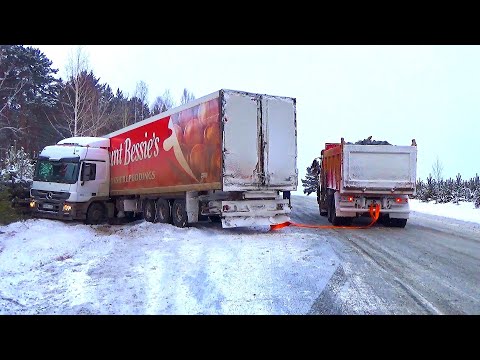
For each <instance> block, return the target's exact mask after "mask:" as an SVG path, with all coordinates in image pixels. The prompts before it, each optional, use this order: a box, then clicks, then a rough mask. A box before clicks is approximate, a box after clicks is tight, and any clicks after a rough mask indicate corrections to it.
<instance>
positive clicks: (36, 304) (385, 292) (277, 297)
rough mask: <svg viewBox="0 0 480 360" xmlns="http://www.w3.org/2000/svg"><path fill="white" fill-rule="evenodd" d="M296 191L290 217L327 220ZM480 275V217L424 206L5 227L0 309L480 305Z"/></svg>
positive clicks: (441, 310)
mask: <svg viewBox="0 0 480 360" xmlns="http://www.w3.org/2000/svg"><path fill="white" fill-rule="evenodd" d="M292 202H293V206H294V213H293V216H292V219H293V221H295V222H301V223H306V224H320V225H327V224H328V222H327V220H326V218H324V217H320V216H319V214H318V208H317V204H316V199H315V197H314V196H310V197H305V196H293V197H292ZM360 220H363V219H360ZM364 220H365V221H364V222H363V223H368V219H364ZM479 282H480V225H479V224H475V223H468V222H462V221H459V220H453V219H447V218H440V217H437V216H433V215H426V214H421V213H412V216H411V219H410V220H409V222H408V224H407V226H406V228H405V229H395V228H386V227H384V226H383V225H381V224H378V225H375V226H374V227H373V228H370V229H366V230H345V229H303V228H295V227H288V228H284V229H281V230H278V231H275V232H270V231H269V229H268V228H267V227H257V228H243V229H222V228H221V227H220V225H219V224H209V223H207V224H198V225H195V226H193V227H190V228H185V229H179V228H176V227H174V226H171V225H165V224H151V223H147V222H144V221H137V222H134V223H131V224H126V225H97V226H88V225H83V224H81V223H78V222H77V223H64V222H60V221H52V220H44V219H36V220H28V221H26V222H18V223H14V224H10V225H9V226H1V227H0V314H463V313H465V314H480V300H479V298H480V296H479V290H478V289H479V287H478V284H479Z"/></svg>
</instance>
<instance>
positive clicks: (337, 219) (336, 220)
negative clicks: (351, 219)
mask: <svg viewBox="0 0 480 360" xmlns="http://www.w3.org/2000/svg"><path fill="white" fill-rule="evenodd" d="M330 218H331V222H332V225H333V226H338V225H342V219H343V218H341V217H338V216H337V215H335V197H334V196H332V197H331V200H330Z"/></svg>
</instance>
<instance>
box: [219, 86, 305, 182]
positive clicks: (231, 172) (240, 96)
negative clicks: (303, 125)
mask: <svg viewBox="0 0 480 360" xmlns="http://www.w3.org/2000/svg"><path fill="white" fill-rule="evenodd" d="M222 99H223V100H222V106H223V108H224V111H223V119H222V120H223V132H224V141H223V154H224V162H223V174H224V177H223V190H225V191H242V190H268V189H269V188H274V189H277V190H296V186H297V166H296V164H297V143H296V114H295V99H293V98H286V97H276V96H269V95H259V94H250V93H244V92H239V91H233V90H224V92H223V97H222Z"/></svg>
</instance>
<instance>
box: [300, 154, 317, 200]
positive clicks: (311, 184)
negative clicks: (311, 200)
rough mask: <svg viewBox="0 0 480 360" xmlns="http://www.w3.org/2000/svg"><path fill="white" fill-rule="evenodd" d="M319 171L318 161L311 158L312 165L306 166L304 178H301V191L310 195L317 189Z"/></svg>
mask: <svg viewBox="0 0 480 360" xmlns="http://www.w3.org/2000/svg"><path fill="white" fill-rule="evenodd" d="M319 171H320V162H319V159H318V158H316V159H315V160H313V162H312V165H310V166H308V167H307V174H306V175H305V179H302V186H303V193H304V194H307V195H310V194H311V193H313V192H316V191H317V187H318V174H319Z"/></svg>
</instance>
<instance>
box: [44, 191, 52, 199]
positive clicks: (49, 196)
mask: <svg viewBox="0 0 480 360" xmlns="http://www.w3.org/2000/svg"><path fill="white" fill-rule="evenodd" d="M52 196H53V194H52V192H51V191H50V192H48V193H47V196H46V198H47V199H48V200H52Z"/></svg>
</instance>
